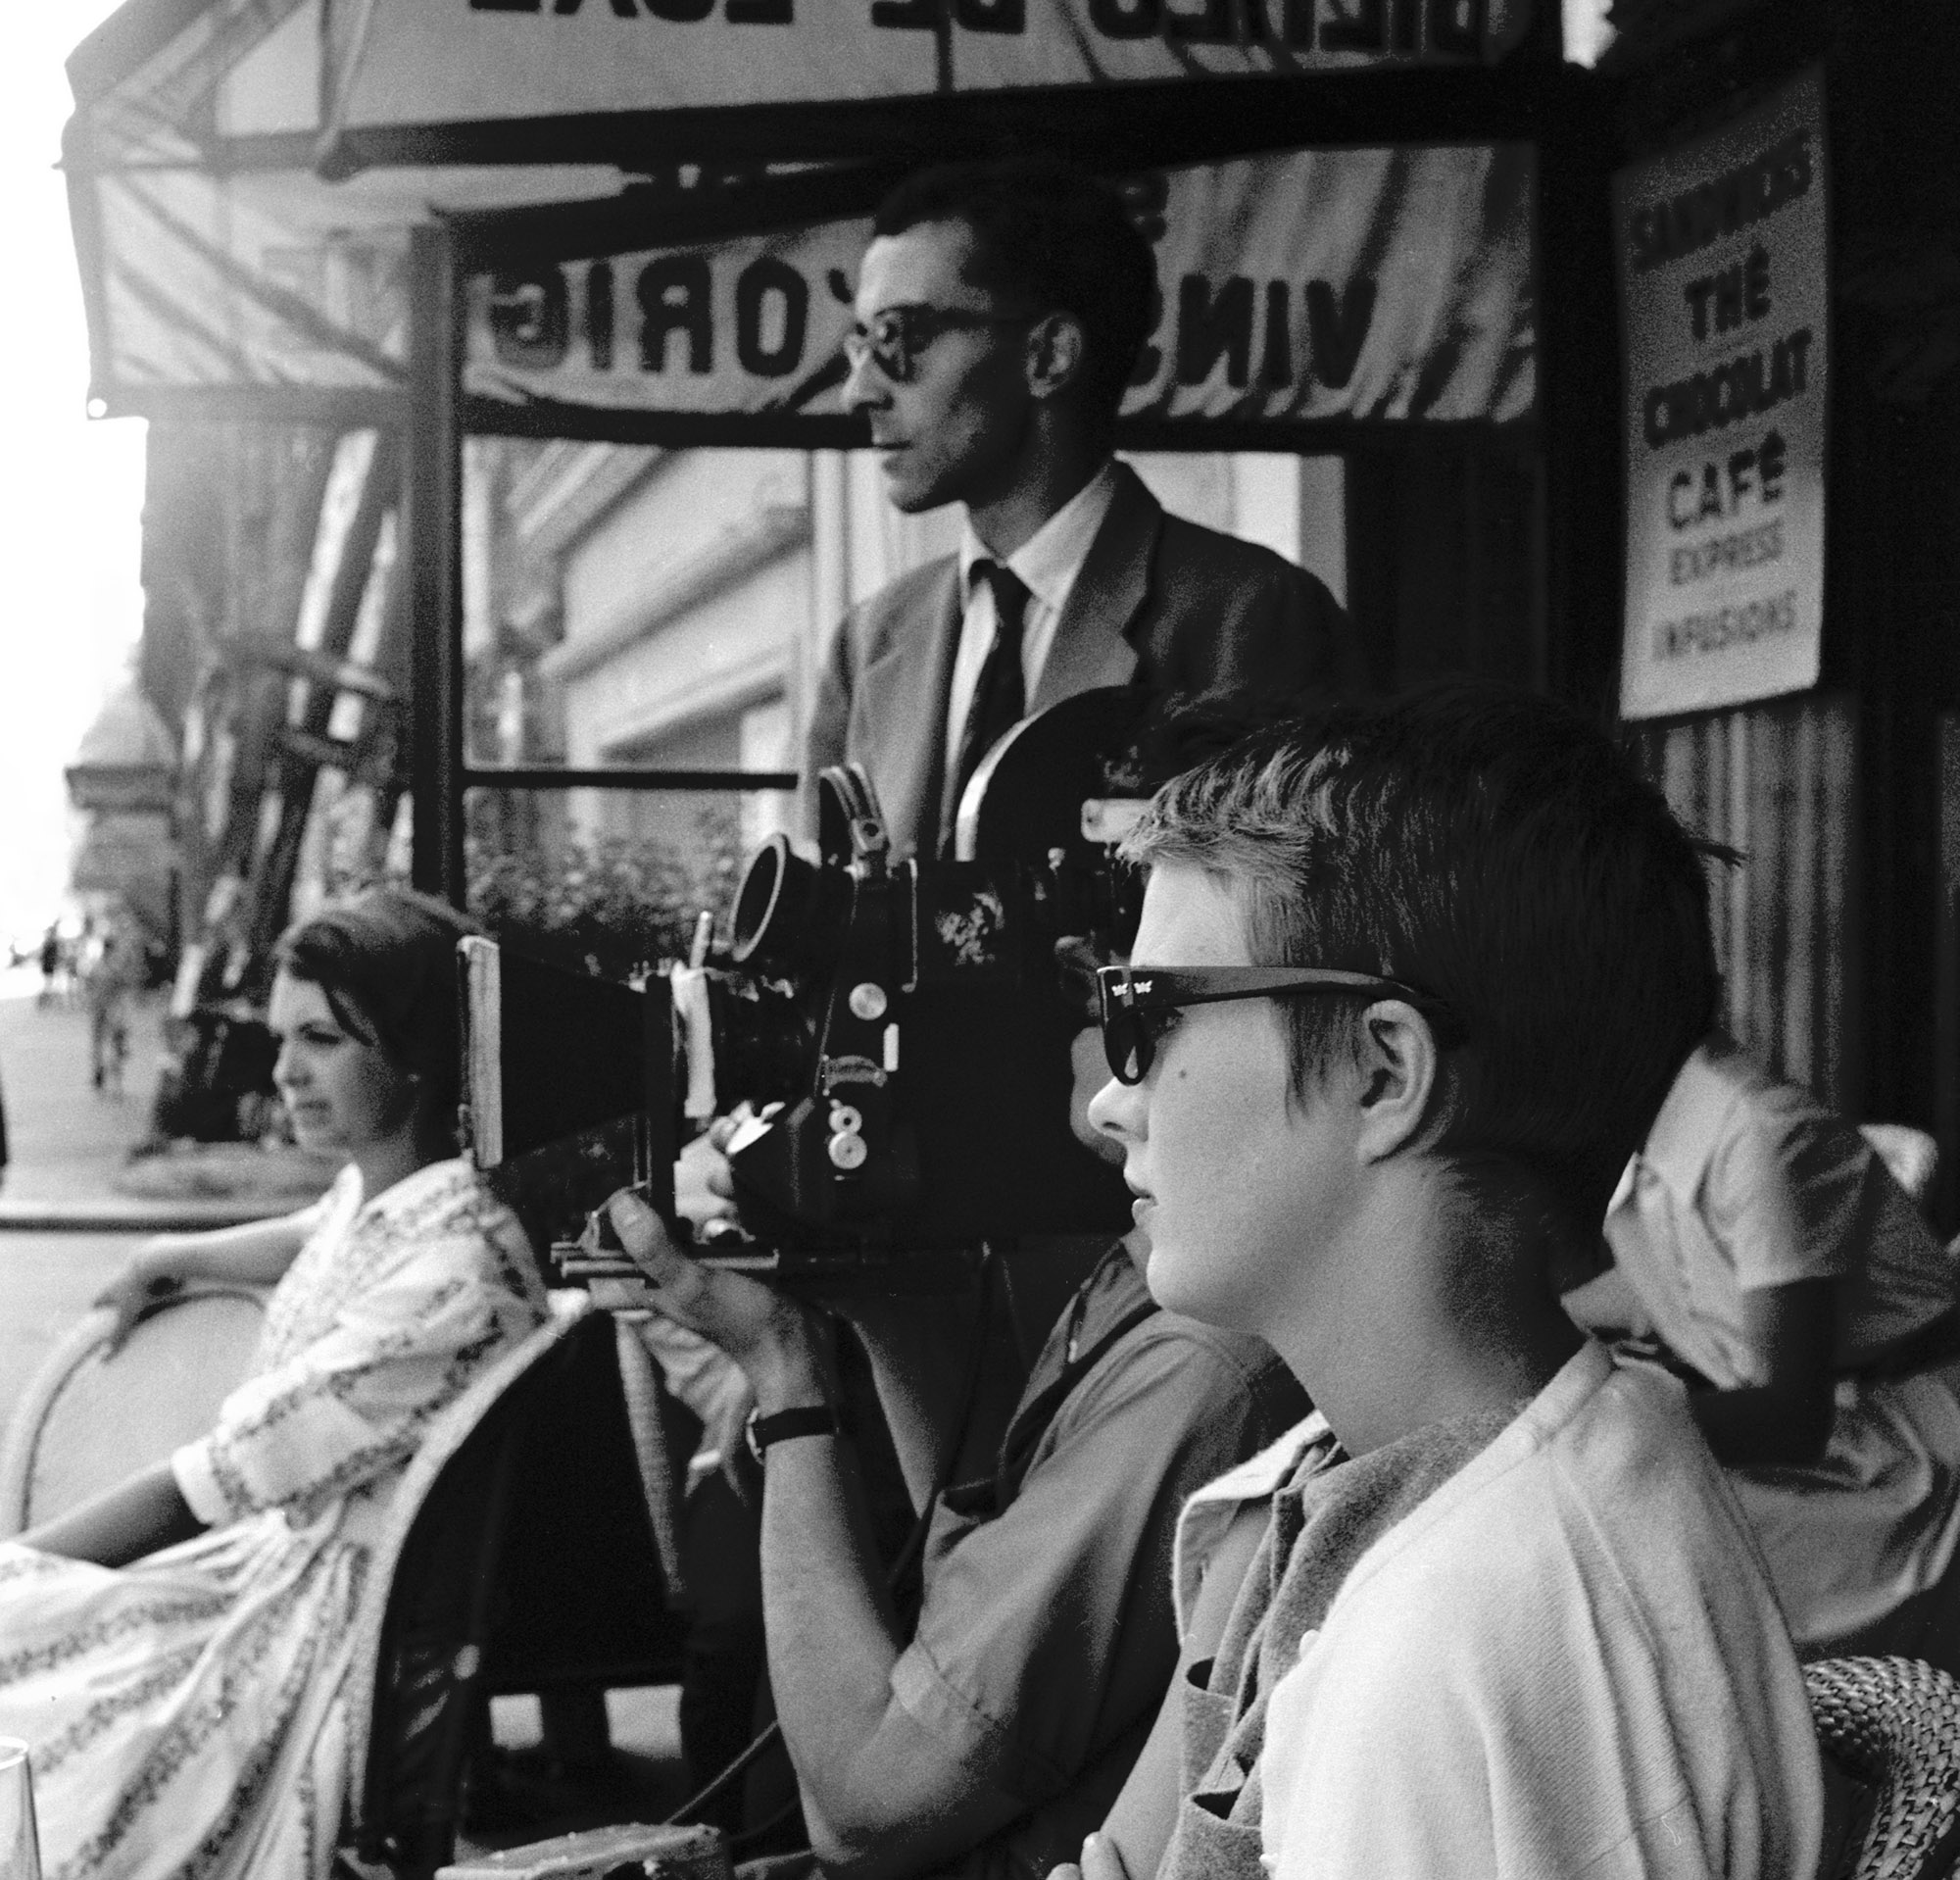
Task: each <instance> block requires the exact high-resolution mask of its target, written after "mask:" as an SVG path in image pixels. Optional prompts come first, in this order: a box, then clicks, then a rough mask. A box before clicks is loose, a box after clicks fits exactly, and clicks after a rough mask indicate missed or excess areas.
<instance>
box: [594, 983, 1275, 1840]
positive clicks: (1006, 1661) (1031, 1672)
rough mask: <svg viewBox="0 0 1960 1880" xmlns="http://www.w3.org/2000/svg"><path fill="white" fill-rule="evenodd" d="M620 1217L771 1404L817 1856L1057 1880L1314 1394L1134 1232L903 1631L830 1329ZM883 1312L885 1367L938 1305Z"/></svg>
mask: <svg viewBox="0 0 1960 1880" xmlns="http://www.w3.org/2000/svg"><path fill="white" fill-rule="evenodd" d="M1085 1016H1086V1008H1085ZM1072 1057H1073V1061H1074V1067H1075V1078H1074V1100H1073V1104H1072V1107H1071V1111H1072V1113H1071V1122H1072V1124H1073V1125H1074V1127H1075V1130H1076V1134H1077V1136H1078V1137H1079V1138H1080V1139H1081V1140H1082V1141H1083V1142H1084V1143H1085V1144H1087V1145H1089V1146H1090V1147H1091V1148H1093V1149H1095V1150H1096V1151H1097V1153H1099V1154H1103V1155H1104V1156H1105V1157H1106V1155H1107V1147H1106V1145H1105V1144H1103V1142H1102V1141H1101V1140H1100V1139H1098V1138H1096V1137H1095V1135H1094V1132H1093V1131H1091V1130H1090V1129H1089V1126H1088V1123H1087V1108H1088V1101H1089V1098H1090V1097H1091V1096H1092V1095H1093V1094H1094V1092H1095V1091H1096V1089H1097V1088H1098V1087H1100V1085H1101V1084H1103V1082H1105V1081H1106V1080H1107V1070H1106V1067H1105V1066H1104V1065H1103V1054H1102V1044H1101V1039H1100V1035H1099V1034H1098V1032H1097V1031H1096V1030H1095V1029H1093V1028H1087V1027H1086V1028H1085V1029H1083V1030H1082V1031H1081V1032H1080V1033H1079V1034H1078V1036H1077V1038H1076V1041H1075V1046H1074V1050H1073V1053H1072ZM703 1147H704V1149H705V1143H704V1145H703ZM697 1160H700V1157H699V1155H698V1156H697ZM710 1180H711V1183H714V1184H716V1185H718V1186H719V1187H720V1189H721V1191H722V1192H723V1193H724V1194H725V1193H726V1192H727V1183H726V1180H725V1176H720V1177H717V1176H714V1175H711V1176H710ZM697 1192H698V1191H697ZM612 1218H613V1226H614V1228H615V1229H616V1231H617V1232H618V1235H619V1238H620V1241H621V1243H622V1244H623V1245H624V1247H625V1248H626V1250H627V1251H628V1253H629V1254H631V1255H632V1256H633V1258H634V1259H635V1261H636V1262H638V1263H639V1264H640V1266H641V1269H642V1270H643V1271H644V1272H645V1273H646V1275H647V1277H648V1279H649V1280H650V1281H651V1282H652V1284H653V1286H654V1288H655V1290H656V1294H657V1304H658V1305H659V1307H660V1309H661V1311H662V1312H664V1313H666V1314H667V1315H669V1316H670V1317H671V1318H673V1319H674V1320H676V1321H678V1322H679V1323H680V1324H682V1325H685V1326H687V1327H689V1328H691V1329H693V1330H695V1331H698V1332H700V1333H701V1334H703V1335H704V1336H706V1337H707V1338H709V1339H711V1340H712V1341H713V1342H714V1343H715V1344H716V1345H718V1346H719V1347H720V1348H721V1349H722V1350H724V1351H726V1352H727V1353H728V1354H729V1356H730V1357H731V1358H733V1359H734V1360H735V1361H736V1362H737V1363H738V1364H739V1365H740V1366H741V1368H742V1370H743V1372H744V1374H745V1375H746V1376H747V1378H748V1380H749V1383H750V1385H751V1387H752V1389H753V1390H754V1392H755V1396H756V1404H757V1410H756V1419H755V1422H754V1425H753V1427H754V1429H755V1432H756V1436H757V1439H758V1440H759V1441H760V1442H762V1443H765V1444H766V1449H765V1452H764V1462H765V1466H764V1470H763V1495H762V1592H763V1610H764V1616H765V1621H766V1628H767V1638H768V1666H769V1676H770V1681H771V1686H772V1690H773V1694H774V1698H775V1704H776V1711H777V1715H778V1717H779V1718H780V1720H781V1723H782V1727H783V1735H784V1740H785V1742H786V1744H787V1745H788V1748H789V1753H790V1757H791V1760H792V1762H793V1763H794V1765H795V1768H796V1774H797V1781H798V1787H799V1790H800V1792H801V1796H802V1801H803V1808H804V1818H805V1822H806V1824H807V1826H808V1828H809V1834H810V1839H811V1844H812V1847H813V1848H814V1850H815V1852H816V1855H817V1856H818V1858H819V1859H820V1860H821V1861H822V1863H823V1864H824V1866H825V1867H826V1868H848V1869H849V1870H850V1871H851V1872H853V1873H854V1874H862V1875H876V1876H887V1875H893V1876H897V1875H911V1874H924V1873H928V1872H935V1871H941V1870H944V1869H947V1868H950V1867H956V1868H957V1869H958V1870H959V1871H961V1872H963V1873H969V1874H975V1875H978V1874H1043V1873H1046V1872H1047V1871H1048V1869H1049V1867H1050V1866H1051V1865H1053V1864H1054V1862H1055V1861H1056V1860H1057V1859H1060V1858H1062V1857H1065V1856H1067V1855H1071V1854H1072V1853H1073V1851H1074V1847H1075V1846H1076V1845H1077V1844H1079V1841H1080V1839H1081V1837H1082V1835H1083V1834H1084V1833H1086V1832H1087V1831H1088V1830H1089V1829H1091V1828H1094V1827H1095V1826H1096V1825H1098V1824H1099V1823H1100V1822H1101V1820H1102V1819H1103V1815H1104V1813H1105V1812H1106V1811H1107V1808H1108V1806H1110V1804H1111V1802H1112V1801H1113V1798H1114V1797H1115V1795H1116V1793H1117V1791H1118V1790H1119V1789H1120V1788H1121V1786H1122V1784H1123V1781H1124V1779H1125V1778H1126V1776H1127V1774H1128V1772H1129V1770H1130V1767H1131V1765H1132V1763H1133V1762H1134V1761H1135V1759H1136V1756H1137V1754H1138V1752H1139V1751H1140V1749H1141V1748H1142V1746H1143V1742H1144V1739H1145V1737H1146V1736H1147V1735H1148V1733H1149V1729H1150V1725H1151V1722H1152V1716H1153V1713H1154V1711H1155V1708H1156V1707H1157V1705H1158V1703H1159V1702H1160V1700H1161V1698H1162V1695H1163V1692H1164V1690H1165V1688H1166V1686H1167V1685H1168V1682H1169V1679H1170V1675H1171V1671H1172V1668H1173V1666H1174V1664H1175V1662H1176V1656H1177V1648H1176V1641H1175V1635H1174V1627H1173V1623H1172V1617H1171V1610H1170V1600H1169V1580H1168V1574H1169V1560H1170V1540H1171V1533H1172V1528H1173V1526H1174V1523H1175V1522H1176V1519H1177V1515H1178V1510H1179V1509H1181V1508H1182V1506H1183V1504H1184V1501H1185V1498H1186V1497H1187V1496H1188V1495H1189V1494H1191V1493H1192V1492H1193V1491H1194V1490H1196V1489H1197V1488H1199V1487H1201V1485H1202V1484H1203V1483H1205V1482H1207V1481H1209V1480H1211V1479H1212V1478H1213V1477H1215V1476H1216V1475H1217V1474H1219V1473H1220V1472H1221V1471H1222V1470H1224V1469H1226V1468H1228V1467H1230V1466H1232V1465H1233V1464H1234V1463H1235V1462H1237V1461H1239V1460H1241V1459H1244V1458H1246V1457H1248V1456H1250V1455H1253V1454H1255V1453H1256V1452H1257V1451H1258V1450H1260V1449H1262V1448H1263V1447H1264V1446H1265V1445H1266V1444H1267V1443H1268V1442H1269V1441H1271V1440H1272V1439H1273V1437H1274V1436H1275V1435H1277V1434H1278V1433H1279V1432H1280V1431H1281V1430H1282V1429H1284V1428H1286V1427H1287V1425H1288V1419H1289V1418H1297V1417H1298V1416H1299V1415H1300V1414H1302V1413H1303V1412H1304V1410H1305V1401H1304V1399H1303V1398H1302V1397H1301V1396H1300V1394H1299V1391H1298V1389H1297V1388H1296V1387H1295V1386H1294V1385H1293V1384H1292V1382H1291V1380H1290V1378H1289V1377H1288V1376H1287V1374H1286V1372H1285V1370H1284V1368H1283V1367H1281V1366H1280V1365H1279V1364H1278V1362H1277V1361H1276V1360H1275V1359H1274V1357H1273V1355H1272V1354H1271V1353H1270V1352H1269V1351H1268V1350H1267V1349H1266V1347H1265V1346H1264V1345H1263V1344H1261V1343H1259V1342H1258V1341H1257V1340H1254V1339H1250V1338H1245V1337H1242V1336H1238V1335H1235V1334H1225V1333H1219V1332H1217V1331H1214V1330H1212V1329H1210V1328H1208V1327H1204V1326H1200V1325H1197V1324H1195V1323H1193V1322H1192V1321H1190V1320H1188V1319H1184V1318H1180V1317H1177V1316H1175V1315H1173V1314H1170V1313H1166V1312H1162V1311H1157V1310H1156V1309H1155V1308H1154V1307H1153V1306H1152V1302H1151V1299H1150V1296H1149V1293H1148V1291H1147V1290H1146V1288H1145V1285H1144V1277H1143V1268H1144V1265H1145V1263H1146V1262H1147V1261H1148V1258H1149V1250H1148V1245H1147V1243H1146V1242H1145V1240H1144V1239H1143V1237H1142V1235H1141V1234H1140V1233H1138V1232H1137V1231H1135V1230H1132V1232H1131V1233H1129V1234H1128V1235H1126V1236H1124V1238H1123V1239H1122V1240H1120V1241H1119V1242H1117V1243H1116V1244H1115V1246H1114V1247H1112V1248H1111V1249H1110V1250H1109V1252H1108V1255H1107V1257H1106V1258H1105V1259H1104V1260H1103V1262H1101V1264H1099V1265H1098V1266H1097V1268H1096V1269H1095V1271H1094V1272H1093V1273H1092V1274H1091V1275H1090V1277H1089V1278H1088V1280H1087V1281H1086V1282H1085V1283H1084V1284H1083V1286H1082V1287H1081V1288H1080V1289H1079V1291H1078V1292H1077V1293H1076V1295H1075V1298H1074V1300H1073V1301H1072V1302H1071V1304H1070V1306H1069V1308H1068V1310H1067V1311H1064V1312H1063V1314H1062V1315H1061V1317H1060V1319H1059V1320H1058V1321H1057V1323H1056V1324H1055V1326H1054V1330H1053V1331H1052V1332H1051V1334H1050V1336H1049V1339H1048V1342H1047V1345H1046V1346H1045V1348H1044V1349H1043V1351H1042V1354H1041V1356H1040V1358H1039V1359H1038V1360H1037V1361H1036V1363H1035V1366H1034V1368H1033V1370H1032V1372H1031V1373H1030V1375H1029V1377H1028V1379H1027V1383H1026V1386H1025V1388H1024V1390H1023V1391H1022V1393H1021V1397H1020V1402H1019V1404H1018V1406H1017V1408H1016V1410H1015V1411H1014V1414H1013V1416H1012V1418H1011V1419H1010V1421H1009V1423H1008V1426H1007V1431H1006V1435H1005V1440H1004V1441H1003V1442H1002V1443H1001V1445H1000V1448H999V1451H998V1454H997V1455H996V1456H995V1457H994V1458H992V1459H991V1466H990V1467H988V1468H987V1469H986V1470H985V1472H984V1473H982V1474H981V1475H980V1477H979V1479H977V1480H975V1481H971V1482H967V1483H964V1484H962V1485H960V1486H957V1487H955V1488H952V1489H949V1490H948V1492H947V1493H946V1494H945V1495H944V1497H943V1498H942V1499H941V1501H940V1503H939V1505H938V1507H937V1508H936V1509H935V1510H934V1513H933V1521H932V1527H931V1532H930V1535H929V1538H928V1540H927V1544H926V1552H925V1556H924V1562H923V1595H922V1600H921V1604H920V1608H919V1612H918V1617H917V1620H916V1622H915V1624H913V1625H912V1626H911V1627H910V1628H909V1630H908V1629H907V1626H906V1624H905V1622H904V1620H903V1619H902V1617H901V1615H900V1613H899V1611H898V1610H897V1609H896V1608H895V1606H894V1604H893V1602H892V1600H891V1598H890V1596H889V1595H888V1594H887V1592H886V1590H885V1580H884V1570H883V1566H882V1563H881V1561H880V1559H879V1557H878V1552H877V1549H876V1547H875V1546H874V1544H873V1541H872V1537H871V1518H870V1513H869V1509H868V1507H867V1502H866V1497H865V1493H864V1485H863V1481H862V1477H861V1474H860V1469H859V1462H858V1454H857V1446H856V1443H855V1441H854V1440H853V1439H852V1438H851V1437H850V1436H849V1435H848V1434H847V1433H846V1432H845V1431H844V1429H843V1428H842V1426H841V1423H840V1419H839V1417H838V1415H837V1413H836V1410H835V1409H834V1406H835V1405H836V1404H837V1402H838V1386H837V1378H836V1373H835V1368H834V1347H833V1331H832V1321H831V1320H830V1319H829V1318H828V1316H827V1315H826V1314H824V1313H822V1312H820V1311H815V1310H813V1309H811V1308H809V1307H808V1306H806V1305H803V1304H801V1303H800V1302H798V1301H797V1300H795V1299H793V1298H791V1297H790V1296H788V1295H786V1294H784V1293H781V1292H778V1291H776V1290H775V1289H773V1288H771V1287H768V1286H766V1285H763V1284H761V1283H760V1282H759V1281H756V1280H753V1279H750V1278H748V1277H746V1276H744V1275H741V1274H738V1273H732V1272H728V1271H724V1270H720V1269H716V1268H713V1267H709V1266H704V1265H700V1264H698V1263H696V1262H693V1261H691V1260H689V1259H687V1258H686V1257H685V1256H684V1255H683V1254H682V1253H680V1252H679V1251H678V1250H677V1249H676V1248H675V1247H674V1246H673V1244H672V1242H671V1241H670V1240H669V1239H668V1237H667V1236H666V1234H665V1232H664V1230H663V1229H662V1225H661V1223H660V1220H659V1217H658V1216H657V1215H655V1214H654V1213H653V1212H651V1211H650V1210H649V1209H647V1208H646V1207H644V1206H643V1205H642V1204H641V1203H640V1202H638V1201H637V1200H636V1199H635V1198H634V1197H633V1196H631V1195H630V1194H629V1195H623V1196H620V1197H616V1198H615V1199H614V1201H613V1204H612ZM869 1304H870V1302H854V1303H853V1304H852V1306H851V1307H850V1309H849V1310H850V1312H851V1315H852V1316H853V1318H854V1320H855V1321H856V1322H857V1327H858V1331H859V1332H860V1334H861V1335H862V1336H863V1337H864V1340H865V1343H866V1344H867V1345H868V1346H869V1347H870V1348H871V1350H872V1352H873V1354H874V1358H875V1357H876V1355H878V1354H879V1353H880V1352H881V1350H886V1349H889V1346H890V1344H891V1343H892V1342H893V1340H894V1338H895V1337H896V1336H897V1335H898V1334H899V1332H900V1330H901V1326H900V1324H899V1322H898V1321H900V1320H902V1319H903V1318H905V1317H906V1316H907V1308H908V1306H910V1305H915V1304H916V1302H904V1301H898V1302H890V1301H887V1302H880V1304H881V1305H882V1306H883V1307H884V1308H886V1310H884V1311H875V1312H873V1313H871V1314H870V1315H869V1316H866V1315H865V1313H864V1307H865V1306H867V1305H869ZM892 1308H897V1310H896V1311H894V1310H891V1309H892ZM968 1317H969V1321H970V1317H971V1313H970V1310H969V1312H968ZM970 1336H971V1331H970V1322H969V1328H968V1337H969V1338H970ZM886 1409H887V1411H888V1413H890V1414H891V1415H892V1417H893V1422H894V1425H895V1428H894V1435H895V1437H896V1436H899V1435H901V1433H902V1428H903V1426H905V1425H907V1423H909V1425H910V1427H909V1428H908V1429H905V1430H904V1433H906V1434H908V1435H909V1436H910V1437H911V1439H912V1441H913V1443H914V1444H915V1445H919V1444H923V1445H926V1446H928V1447H929V1445H930V1443H931V1442H932V1441H933V1440H935V1438H936V1437H937V1435H938V1432H936V1431H934V1430H932V1429H930V1428H927V1427H924V1426H922V1425H921V1424H920V1422H919V1421H918V1419H916V1418H908V1417H907V1411H906V1410H905V1408H904V1406H903V1403H902V1402H897V1401H895V1400H894V1399H893V1397H892V1396H891V1395H890V1394H887V1396H886ZM902 1447H903V1444H902Z"/></svg>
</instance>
